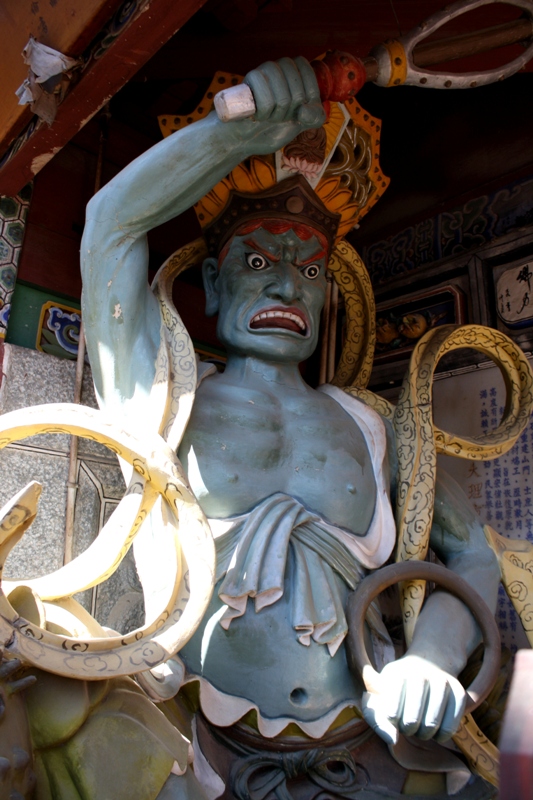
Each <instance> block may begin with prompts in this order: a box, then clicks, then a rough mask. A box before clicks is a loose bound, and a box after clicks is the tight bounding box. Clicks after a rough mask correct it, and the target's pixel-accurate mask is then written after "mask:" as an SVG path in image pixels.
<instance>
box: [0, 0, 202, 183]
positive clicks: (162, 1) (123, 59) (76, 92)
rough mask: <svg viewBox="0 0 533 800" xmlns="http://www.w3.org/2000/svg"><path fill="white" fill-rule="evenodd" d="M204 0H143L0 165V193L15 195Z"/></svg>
mask: <svg viewBox="0 0 533 800" xmlns="http://www.w3.org/2000/svg"><path fill="white" fill-rule="evenodd" d="M204 2H205V0H179V2H177V0H149V2H148V3H146V4H144V5H142V6H141V11H140V12H139V13H137V14H136V15H135V16H134V17H133V19H132V20H131V22H130V23H129V24H128V25H127V27H125V28H124V30H123V32H122V33H121V34H120V35H119V36H118V37H117V39H116V40H115V41H114V42H113V44H111V46H110V47H109V49H108V50H106V51H105V52H104V53H103V54H102V55H101V56H100V57H99V58H97V59H93V61H92V62H91V64H90V65H89V67H88V68H87V69H86V70H85V72H84V73H83V75H82V77H81V78H80V80H79V82H78V83H77V84H76V85H75V86H74V87H73V89H72V90H71V91H70V92H69V94H68V95H67V96H66V98H65V100H64V101H63V103H62V104H61V105H60V106H59V109H58V112H57V116H56V119H55V121H54V123H53V124H52V125H51V126H50V127H48V126H47V125H45V124H42V125H41V126H40V127H38V128H37V129H36V130H35V131H34V133H33V134H32V135H31V136H29V138H28V139H27V141H26V142H24V143H23V144H22V146H21V147H20V148H19V149H18V150H17V152H16V153H15V154H14V155H13V156H12V157H11V158H10V159H9V160H8V161H6V163H5V164H4V165H3V166H2V168H0V195H8V196H13V195H16V194H17V193H18V192H19V191H20V190H21V189H22V187H23V186H25V185H26V184H27V183H28V182H29V181H30V180H31V179H32V178H33V177H34V176H35V175H36V174H37V173H38V172H39V170H40V169H42V168H43V167H44V166H45V164H47V163H48V161H50V159H52V158H53V157H54V155H55V154H56V153H58V152H59V150H61V148H62V147H64V146H65V145H66V144H67V142H69V141H70V139H71V138H72V137H73V136H74V135H75V134H76V133H77V132H78V131H79V130H80V128H83V126H84V125H85V124H86V122H88V121H89V120H90V119H91V117H93V116H94V114H96V112H97V111H98V110H99V109H100V108H102V106H104V105H105V104H106V103H107V102H108V101H109V100H110V99H111V98H112V97H113V95H115V94H116V92H118V90H119V89H121V88H122V87H123V86H124V84H125V83H127V82H128V81H129V80H130V78H131V77H132V76H133V75H134V74H135V73H136V72H137V70H138V69H140V67H142V66H143V65H144V64H146V62H147V61H148V60H149V59H150V58H151V57H152V56H153V55H154V54H155V53H156V52H157V51H158V50H159V49H160V47H162V45H164V44H165V43H166V42H167V41H168V40H169V39H170V38H171V37H172V36H173V35H174V34H175V33H176V31H177V30H179V28H181V27H182V25H184V24H185V23H186V22H187V20H188V19H190V17H192V15H193V14H194V13H195V12H196V11H198V9H199V8H201V6H202V5H203V3H204Z"/></svg>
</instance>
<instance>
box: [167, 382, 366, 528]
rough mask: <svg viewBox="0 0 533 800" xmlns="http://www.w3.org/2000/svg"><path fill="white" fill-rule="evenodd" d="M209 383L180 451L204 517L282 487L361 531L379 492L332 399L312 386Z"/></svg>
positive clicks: (355, 431)
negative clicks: (252, 388)
mask: <svg viewBox="0 0 533 800" xmlns="http://www.w3.org/2000/svg"><path fill="white" fill-rule="evenodd" d="M209 384H210V382H209V381H206V382H205V384H202V385H201V387H200V389H201V390H202V389H203V391H199V392H198V395H197V398H196V401H195V406H194V410H193V413H192V416H191V420H190V423H189V426H188V428H187V432H186V435H185V437H184V440H183V442H182V445H181V447H180V451H179V455H180V458H181V460H182V462H183V464H184V466H185V469H186V470H187V473H188V476H189V480H190V482H191V485H192V488H193V490H194V492H195V493H196V496H197V497H198V500H199V502H200V505H201V506H202V508H203V510H204V512H205V513H206V515H207V516H209V517H217V518H225V517H230V516H235V515H238V514H242V513H245V512H246V511H248V510H250V509H251V508H253V507H254V506H255V505H257V503H259V502H260V501H261V500H263V499H264V498H265V497H268V496H270V495H272V494H274V493H276V492H283V493H285V494H289V495H291V496H292V497H295V498H296V499H298V500H299V501H300V502H302V503H303V505H304V506H306V508H309V509H310V510H312V511H315V512H316V513H318V514H319V515H320V516H322V517H323V518H324V519H325V520H327V521H328V522H330V523H332V524H335V525H339V526H341V527H343V528H347V529H348V530H351V531H353V532H354V533H356V534H359V535H364V534H365V533H366V531H367V530H368V527H369V524H370V521H371V519H372V515H373V512H374V504H375V497H376V486H375V477H374V473H373V470H372V466H371V457H370V453H369V451H368V447H367V445H366V443H365V440H364V437H363V435H362V433H361V431H360V430H359V428H358V426H357V425H356V424H355V422H354V421H353V420H352V419H351V417H349V416H348V414H347V413H346V412H345V411H344V410H343V409H342V408H341V407H340V406H339V405H338V404H337V403H336V402H335V401H333V400H331V398H329V397H327V396H325V395H322V394H321V393H318V392H313V391H312V390H309V392H308V393H306V394H305V395H303V396H302V397H300V398H295V397H289V398H286V397H284V398H283V399H282V398H280V397H277V396H276V394H275V392H272V393H258V392H249V391H245V390H240V391H238V392H235V391H233V390H230V391H228V390H227V387H223V386H222V387H220V386H218V387H217V386H216V385H215V384H214V382H213V383H212V384H211V385H209ZM204 386H205V388H204Z"/></svg>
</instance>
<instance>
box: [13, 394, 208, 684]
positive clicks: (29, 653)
mask: <svg viewBox="0 0 533 800" xmlns="http://www.w3.org/2000/svg"><path fill="white" fill-rule="evenodd" d="M53 432H57V433H72V434H74V435H75V436H82V437H86V438H91V439H95V440H96V441H99V442H101V443H102V444H105V445H107V446H109V447H110V448H111V449H112V450H113V451H114V452H115V453H117V454H118V455H120V456H121V458H124V459H125V460H126V461H127V462H128V463H130V464H132V465H133V466H135V469H136V470H137V471H138V472H139V473H141V474H142V475H143V476H144V478H145V480H146V481H147V484H148V486H149V487H150V488H149V492H150V494H151V495H157V494H159V495H161V496H162V497H163V499H164V501H165V508H166V509H167V510H168V512H169V516H170V518H171V524H172V527H173V529H174V532H175V546H176V571H175V581H174V586H173V588H172V591H171V594H170V597H168V598H167V603H166V607H165V609H164V610H163V611H162V613H161V614H160V615H158V617H157V619H156V620H154V622H153V623H151V624H149V625H147V626H145V627H144V628H140V629H138V630H136V631H132V632H131V633H129V634H127V635H124V636H110V637H105V638H90V639H86V640H83V639H79V638H73V637H66V636H61V635H58V634H55V633H51V632H50V631H47V630H45V629H43V628H41V627H39V626H37V625H34V624H32V623H30V622H28V621H27V620H25V619H23V618H22V617H20V616H19V615H18V613H17V612H16V611H15V609H14V608H13V607H12V606H11V604H10V602H9V600H8V598H7V596H6V595H5V594H4V593H3V592H1V591H0V637H2V639H3V640H4V641H5V642H6V644H5V649H6V651H7V652H9V653H12V654H14V655H17V656H20V657H21V658H22V659H23V660H24V661H26V662H29V663H30V664H32V665H34V666H37V667H39V668H41V669H45V670H47V671H49V672H54V673H56V674H59V675H64V676H66V677H70V678H83V679H93V680H94V679H96V680H98V679H104V678H109V677H112V676H120V675H132V674H135V673H137V672H141V671H144V670H147V669H151V668H153V667H155V666H157V665H158V664H160V663H162V662H163V661H166V660H167V659H169V658H171V657H172V656H173V655H174V654H175V653H176V652H177V651H178V650H179V649H180V647H182V646H183V645H184V644H185V643H186V642H187V641H188V640H189V638H190V637H191V636H192V634H193V633H194V631H195V629H196V627H197V626H198V624H199V622H200V620H201V619H202V616H203V614H204V612H205V609H206V608H207V605H208V603H209V600H210V598H211V594H212V590H213V586H214V567H215V549H214V544H213V539H212V535H211V530H210V528H209V525H208V523H207V520H206V518H205V516H204V514H203V512H202V511H201V509H200V507H199V505H198V503H197V501H196V498H195V497H194V494H193V493H192V490H191V488H190V486H189V483H188V481H187V478H186V476H185V474H184V472H183V469H182V467H181V464H180V462H179V460H178V458H177V456H176V454H175V452H174V451H173V450H172V448H170V447H169V446H168V445H167V444H166V442H165V441H164V440H163V439H162V438H161V437H160V436H158V435H157V434H153V433H147V434H146V435H144V436H143V437H142V438H141V437H135V436H133V435H132V434H130V433H129V432H127V431H125V430H122V429H120V427H119V426H118V424H117V421H116V420H114V419H109V418H107V417H106V416H105V415H104V414H103V412H101V411H97V410H94V409H90V408H86V407H84V406H79V405H71V404H66V403H65V404H63V403H60V404H50V405H45V406H35V407H32V408H28V409H22V410H19V411H12V412H10V413H9V414H5V415H4V416H3V417H1V418H0V448H1V447H5V446H6V445H7V444H10V443H11V442H14V441H17V440H19V439H22V438H26V437H27V436H34V435H35V434H38V433H53ZM35 487H36V484H30V485H29V487H26V489H24V490H23V491H22V492H20V493H19V494H18V495H17V496H16V497H14V498H13V499H12V501H11V502H10V503H8V505H7V506H5V507H4V509H3V510H2V518H1V519H0V563H1V564H2V565H3V564H4V563H5V559H6V557H7V555H8V553H9V551H10V550H11V548H12V547H13V546H14V544H15V543H16V542H17V541H18V539H19V538H20V536H21V535H22V534H23V532H24V530H25V529H26V528H27V527H28V526H29V524H30V523H31V521H32V519H33V517H34V516H35V513H36V501H37V497H38V490H37V489H36V488H35ZM131 496H132V497H139V496H140V497H141V498H144V497H145V493H143V494H142V495H138V494H135V493H133V494H132V495H131ZM142 502H143V499H141V504H142ZM143 518H144V517H143ZM178 519H179V524H178ZM136 524H137V519H135V520H134V525H136ZM139 524H140V523H139ZM124 530H127V527H126V528H125V529H124ZM130 535H131V534H130V532H129V531H128V536H130ZM178 535H179V541H178ZM180 546H181V548H182V550H183V553H184V556H185V559H186V561H187V564H188V568H189V572H190V599H189V602H188V603H187V604H186V605H185V607H183V601H182V600H181V598H180V591H179V590H180V583H181V578H182V576H181V569H180V558H179V552H180V550H179V549H180ZM87 552H88V551H86V553H85V554H84V555H85V556H86V555H87ZM76 561H77V559H75V560H74V561H73V562H71V564H72V565H75V564H76ZM70 566H71V565H70V564H69V565H67V567H70ZM63 569H66V567H64V568H63ZM73 569H74V567H73ZM60 572H61V570H58V571H57V573H55V580H57V578H58V574H59V573H60ZM183 578H185V576H183ZM0 580H1V571H0ZM39 580H41V581H42V580H43V579H39ZM37 583H38V582H37V581H36V584H37ZM59 592H61V593H62V594H63V593H64V594H66V592H63V589H56V590H55V591H54V593H53V594H54V596H56V597H57V596H58V594H59Z"/></svg>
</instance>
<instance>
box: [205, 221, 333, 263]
mask: <svg viewBox="0 0 533 800" xmlns="http://www.w3.org/2000/svg"><path fill="white" fill-rule="evenodd" d="M259 228H263V229H264V230H265V231H268V232H269V233H287V231H294V233H295V234H296V236H297V237H298V238H299V239H301V240H302V242H307V241H308V240H309V239H311V237H312V236H316V238H317V239H318V241H319V242H320V245H321V247H322V248H323V249H324V251H325V252H326V253H327V252H328V249H329V248H328V240H327V239H326V237H325V236H324V234H323V233H320V231H317V230H315V228H312V227H311V226H310V225H303V224H301V223H297V222H289V221H288V220H285V219H254V220H250V221H249V222H244V223H243V224H242V225H241V226H240V227H239V228H237V230H236V231H235V233H234V234H233V236H246V235H247V234H248V233H253V231H256V230H258V229H259ZM233 236H232V237H231V239H230V240H229V241H228V242H226V244H225V245H224V247H223V248H222V250H221V251H220V254H219V256H218V266H219V267H220V265H221V264H222V262H223V261H224V259H225V258H226V256H227V254H228V250H229V248H230V245H231V241H232V239H233Z"/></svg>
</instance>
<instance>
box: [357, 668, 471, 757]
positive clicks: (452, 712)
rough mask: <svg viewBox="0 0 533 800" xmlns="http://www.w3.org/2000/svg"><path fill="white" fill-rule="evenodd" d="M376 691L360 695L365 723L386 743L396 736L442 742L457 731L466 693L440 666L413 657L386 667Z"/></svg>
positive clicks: (391, 741) (395, 738) (392, 741)
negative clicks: (361, 696) (402, 735)
mask: <svg viewBox="0 0 533 800" xmlns="http://www.w3.org/2000/svg"><path fill="white" fill-rule="evenodd" d="M378 679H379V680H378V684H377V685H376V686H375V687H372V688H375V689H376V691H375V692H365V694H364V695H363V714H364V717H365V720H366V721H367V722H368V724H369V725H370V726H371V727H372V728H373V729H374V730H375V732H376V733H377V734H378V735H379V736H381V738H382V739H384V740H385V741H386V742H387V743H389V744H395V743H396V741H397V739H398V733H403V734H405V735H406V736H417V737H418V738H419V739H432V738H434V739H435V740H436V741H437V742H445V741H446V740H447V739H449V738H450V737H451V736H452V735H453V734H454V733H455V732H456V731H457V729H458V728H459V725H460V723H461V718H462V716H463V714H464V709H465V705H466V692H465V690H464V689H463V687H462V686H461V684H460V683H459V681H458V680H457V679H456V678H454V677H453V676H452V675H449V674H448V673H447V672H444V670H442V669H440V667H437V666H435V664H432V663H431V662H429V661H426V659H424V658H421V657H420V656H415V655H411V656H410V655H406V656H404V657H403V658H400V659H398V660H397V661H393V662H392V663H390V664H387V665H386V666H385V667H384V668H383V670H382V671H381V672H380V674H379V676H378Z"/></svg>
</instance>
